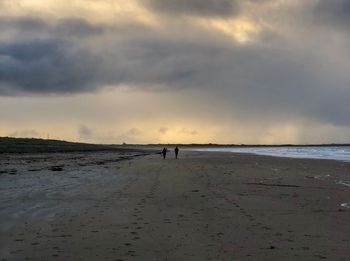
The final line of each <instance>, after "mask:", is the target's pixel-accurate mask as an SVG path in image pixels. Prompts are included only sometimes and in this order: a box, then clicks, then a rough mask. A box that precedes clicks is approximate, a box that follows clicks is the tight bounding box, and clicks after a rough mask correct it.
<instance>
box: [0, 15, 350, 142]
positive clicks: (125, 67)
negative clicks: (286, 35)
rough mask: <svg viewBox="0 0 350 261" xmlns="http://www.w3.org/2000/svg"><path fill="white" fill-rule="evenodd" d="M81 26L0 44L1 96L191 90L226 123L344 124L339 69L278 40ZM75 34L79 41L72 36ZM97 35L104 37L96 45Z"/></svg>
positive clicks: (346, 110)
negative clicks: (239, 40) (218, 109)
mask: <svg viewBox="0 0 350 261" xmlns="http://www.w3.org/2000/svg"><path fill="white" fill-rule="evenodd" d="M81 23H83V24H84V22H82V21H79V22H78V23H76V22H65V23H62V21H60V22H58V24H56V25H46V26H43V25H40V23H38V24H35V23H34V25H33V28H34V27H35V28H37V29H36V30H38V31H39V33H38V34H34V35H36V36H37V35H41V30H42V31H45V34H46V38H45V39H44V40H41V41H33V40H32V39H31V38H30V39H29V40H28V39H22V38H21V39H9V40H8V41H6V43H5V42H4V43H1V42H0V95H1V94H2V95H5V94H7V95H16V94H18V93H27V94H28V93H29V94H33V93H36V94H45V93H46V94H52V93H58V94H60V93H80V92H89V91H94V90H97V89H99V88H101V87H103V86H106V85H114V86H118V85H121V84H127V85H129V86H136V88H149V87H150V86H151V87H153V86H157V87H159V88H162V89H164V90H169V89H175V90H177V89H181V88H192V89H194V90H197V91H199V92H207V93H210V94H211V96H212V103H216V104H218V105H219V106H226V107H225V109H223V110H224V111H223V112H222V114H223V115H224V114H225V113H227V115H226V116H225V117H230V114H232V113H234V112H237V113H241V114H242V115H245V116H247V117H248V116H249V117H260V118H263V117H266V118H276V117H280V118H281V119H285V118H287V117H300V116H301V117H305V118H316V119H317V120H318V121H325V122H331V123H332V124H336V125H337V124H339V125H350V118H349V117H348V115H350V106H348V101H349V100H350V90H349V88H348V86H349V83H350V78H349V77H348V76H347V75H345V74H342V75H339V74H338V71H339V69H341V68H336V67H334V66H333V65H332V64H327V61H326V60H324V58H322V57H318V55H319V53H318V52H308V51H307V50H306V51H304V50H300V49H295V48H293V46H292V45H290V44H289V43H288V42H287V41H286V40H284V39H283V38H279V36H278V35H276V36H275V37H273V38H269V39H268V40H267V41H266V42H263V43H261V42H256V43H252V44H249V45H239V44H236V43H234V42H233V40H232V39H229V38H228V37H226V36H224V35H222V34H219V33H215V32H209V31H201V30H200V29H199V28H197V27H192V28H191V26H190V25H189V26H188V28H186V30H187V32H189V31H190V30H191V32H192V34H189V35H188V37H186V38H183V37H181V36H182V33H181V32H178V31H173V32H172V33H171V34H170V33H167V32H163V31H158V30H157V29H151V28H146V27H144V28H142V29H141V27H137V26H135V25H125V26H124V27H123V28H122V27H119V28H112V29H111V28H103V26H101V25H91V24H87V25H82V24H81ZM77 24H78V25H77ZM91 26H92V27H93V28H91ZM66 27H71V28H66ZM73 27H75V28H76V29H73ZM101 27H102V28H103V29H98V28H101ZM40 28H49V29H47V30H46V29H45V30H44V29H40ZM50 28H51V29H50ZM52 28H59V29H55V30H58V31H59V32H60V33H53V31H55V30H53V29H52ZM79 28H80V29H79ZM94 28H95V29H94ZM16 30H18V31H19V32H20V31H21V30H22V29H21V27H17V29H16ZM74 30H76V31H79V32H83V33H82V34H84V36H85V38H84V39H83V40H82V39H81V38H80V37H75V36H74V35H75V33H72V32H74ZM101 34H102V36H107V37H108V41H103V43H102V44H101V42H100V41H99V39H100V36H101ZM325 61H326V62H325ZM322 64H323V65H324V67H320V65H322ZM339 66H340V65H339ZM195 104H200V101H196V102H195ZM135 135H138V132H137V131H129V132H128V133H125V139H129V138H131V139H133V137H134V136H135Z"/></svg>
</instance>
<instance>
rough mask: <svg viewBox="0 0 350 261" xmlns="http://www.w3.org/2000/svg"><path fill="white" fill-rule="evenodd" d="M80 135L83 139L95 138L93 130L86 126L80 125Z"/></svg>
mask: <svg viewBox="0 0 350 261" xmlns="http://www.w3.org/2000/svg"><path fill="white" fill-rule="evenodd" d="M78 134H79V137H80V138H81V139H86V138H91V137H92V136H93V130H92V129H90V128H89V127H87V126H86V125H80V126H79V129H78Z"/></svg>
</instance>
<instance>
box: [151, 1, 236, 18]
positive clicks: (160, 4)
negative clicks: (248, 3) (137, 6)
mask: <svg viewBox="0 0 350 261" xmlns="http://www.w3.org/2000/svg"><path fill="white" fill-rule="evenodd" d="M146 3H148V4H149V6H150V7H151V8H153V9H155V10H157V11H161V12H165V13H174V14H189V15H199V16H231V15H234V14H236V13H237V12H238V9H239V4H238V3H239V1H237V0H146Z"/></svg>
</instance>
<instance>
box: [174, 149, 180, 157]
mask: <svg viewBox="0 0 350 261" xmlns="http://www.w3.org/2000/svg"><path fill="white" fill-rule="evenodd" d="M174 151H175V158H176V159H177V155H178V154H179V148H178V147H177V146H176V148H175V150H174Z"/></svg>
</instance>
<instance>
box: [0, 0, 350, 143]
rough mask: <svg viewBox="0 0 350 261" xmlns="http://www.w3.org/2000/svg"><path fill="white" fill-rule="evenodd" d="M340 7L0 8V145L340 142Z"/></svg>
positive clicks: (30, 0) (69, 1)
mask: <svg viewBox="0 0 350 261" xmlns="http://www.w3.org/2000/svg"><path fill="white" fill-rule="evenodd" d="M344 3H345V2H343V1H329V2H327V3H325V2H323V1H317V0H312V1H307V2H305V1H301V0H283V1H282V0H271V1H255V0H254V1H253V0H247V1H238V0H232V1H226V0H202V1H201V4H198V1H197V0H187V1H184V0H172V1H170V0H164V1H161V0H144V1H143V0H142V1H141V0H127V1H125V0H0V10H1V12H0V136H15V137H42V138H46V137H48V136H50V137H51V138H57V139H67V140H74V141H84V142H97V143H121V142H126V143H238V144H240V143H259V144H278V143H327V142H335V143H336V142H348V141H349V139H350V122H349V116H348V115H349V114H350V106H349V105H348V101H349V98H350V89H349V86H350V76H349V74H348V68H350V63H349V61H350V54H349V45H348V43H349V39H350V38H349V35H350V33H349V30H348V26H347V25H348V23H346V22H347V21H349V19H350V15H348V13H350V12H346V10H349V11H350V9H346V8H348V6H347V5H345V4H344ZM231 4H232V5H231ZM341 4H342V5H341ZM231 9H232V10H231ZM339 10H345V11H344V12H341V11H339Z"/></svg>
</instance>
